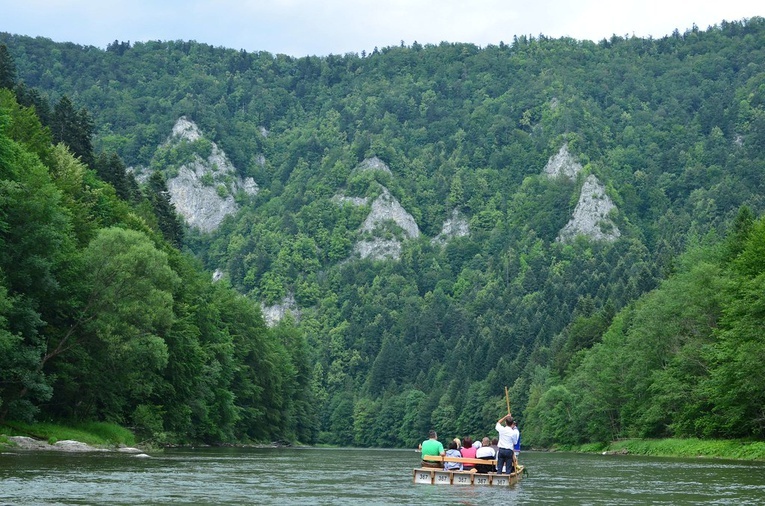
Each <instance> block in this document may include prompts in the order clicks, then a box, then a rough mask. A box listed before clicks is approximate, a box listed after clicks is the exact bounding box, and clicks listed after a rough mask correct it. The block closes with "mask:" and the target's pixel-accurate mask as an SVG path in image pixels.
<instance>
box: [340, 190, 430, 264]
mask: <svg viewBox="0 0 765 506" xmlns="http://www.w3.org/2000/svg"><path fill="white" fill-rule="evenodd" d="M359 233H360V234H361V239H360V240H359V242H357V243H356V245H355V247H354V253H355V254H356V255H358V256H359V257H360V258H372V259H374V260H380V259H383V258H392V259H394V260H398V259H399V258H401V241H402V240H405V239H416V238H417V237H419V236H420V228H419V227H418V226H417V222H415V221H414V217H413V216H412V215H411V214H409V213H408V212H406V209H404V208H403V206H402V205H401V204H400V203H399V201H398V200H396V197H394V196H393V195H391V194H390V192H389V191H388V189H387V188H384V187H383V191H382V193H381V194H380V195H379V196H378V197H377V198H376V199H375V200H374V201H373V202H372V208H371V210H370V211H369V214H368V215H367V218H366V219H365V220H364V223H362V225H361V227H360V228H359Z"/></svg>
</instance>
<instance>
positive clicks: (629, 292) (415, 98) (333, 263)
mask: <svg viewBox="0 0 765 506" xmlns="http://www.w3.org/2000/svg"><path fill="white" fill-rule="evenodd" d="M0 44H5V46H6V48H5V49H3V51H5V53H4V54H5V56H4V58H2V59H0V64H1V65H0V85H2V86H4V87H5V88H9V89H11V90H13V92H11V91H7V92H4V95H2V97H3V102H2V111H3V116H2V118H3V121H2V134H1V135H2V136H3V137H2V144H1V145H0V146H2V148H1V149H0V161H1V162H2V164H3V165H2V166H1V170H2V171H3V172H2V181H3V183H2V184H3V202H2V212H1V213H0V241H2V247H3V250H2V257H0V261H1V262H2V263H1V264H0V269H2V270H0V281H1V282H2V284H1V285H0V287H2V290H0V316H2V319H0V345H1V346H2V347H3V348H4V350H7V352H4V353H3V354H2V358H0V360H2V361H3V362H2V366H1V367H0V399H2V402H3V404H2V405H0V410H2V411H1V412H2V413H3V414H4V415H5V416H7V417H10V416H14V417H21V416H25V417H29V416H34V415H37V416H40V417H58V418H66V417H80V418H93V419H104V420H111V421H119V422H122V423H126V424H128V425H135V426H138V427H141V429H142V430H144V431H145V432H146V433H147V434H149V435H150V436H151V437H154V438H156V439H159V440H161V439H177V440H193V439H206V440H208V441H226V440H233V439H237V438H238V439H245V438H249V439H253V440H263V439H268V438H285V439H299V440H301V441H303V442H309V443H313V442H322V443H333V444H353V445H362V446H404V445H407V446H408V445H416V443H417V442H418V441H419V440H421V439H422V438H423V437H424V435H425V434H426V433H427V430H428V429H429V428H435V429H436V430H438V431H439V433H441V434H443V435H465V434H471V435H479V434H480V435H483V434H488V433H489V431H490V430H491V428H492V427H493V425H494V422H495V421H496V419H497V418H498V417H499V416H500V415H501V414H502V412H503V410H504V395H503V394H504V386H505V385H507V386H509V387H510V396H511V397H510V398H511V402H512V404H513V412H514V415H516V417H517V418H518V419H519V421H520V425H521V430H522V432H523V434H524V436H523V437H524V443H527V444H532V445H551V444H556V443H559V444H561V443H581V442H587V441H603V440H611V439H615V438H620V437H631V436H639V437H669V436H676V437H688V436H698V437H723V438H758V439H762V438H765V412H764V410H765V408H763V406H765V402H763V401H764V400H765V399H763V395H765V394H763V392H765V380H763V379H762V376H761V375H760V374H758V371H757V363H758V360H759V357H762V356H763V352H765V349H763V348H765V340H764V339H763V337H762V336H761V333H760V332H759V330H760V329H761V328H762V325H763V323H764V322H765V313H762V312H761V308H760V306H761V293H762V292H761V288H758V287H759V285H760V284H761V283H762V282H763V281H762V279H765V278H763V277H762V274H763V269H765V249H763V248H764V247H763V244H765V222H763V221H762V220H760V219H758V216H759V215H760V214H761V213H762V212H763V210H765V201H763V197H765V188H764V187H763V185H764V183H765V181H764V180H763V177H764V176H765V19H762V18H753V19H749V20H745V21H739V22H723V23H721V25H719V26H714V27H710V28H708V29H707V30H699V29H698V28H696V27H693V28H692V29H690V30H687V31H686V32H684V33H680V32H679V31H675V33H673V34H672V35H670V36H667V37H663V38H661V39H642V38H636V37H626V38H625V37H619V36H614V37H612V38H610V39H607V40H602V41H600V42H598V43H593V42H589V41H578V40H573V39H569V38H561V39H550V38H546V37H544V36H539V37H526V36H521V37H516V38H514V39H513V41H512V42H511V43H508V44H505V43H501V44H499V45H498V46H493V45H491V46H487V47H484V48H480V47H477V46H475V45H471V44H452V43H442V44H439V45H421V44H418V43H416V42H414V43H412V44H411V45H407V44H405V43H403V42H402V44H401V45H400V46H397V47H387V48H382V49H380V50H378V49H375V51H373V52H372V53H371V54H363V53H362V54H361V55H358V54H346V55H329V56H326V57H302V58H295V57H291V56H286V55H271V54H269V53H265V52H258V53H248V52H245V51H234V50H230V49H225V48H216V47H212V46H209V45H206V44H202V43H197V42H184V41H170V42H160V41H156V42H144V43H134V44H131V43H129V42H120V41H114V42H113V43H111V44H109V45H108V47H107V48H106V50H102V49H99V48H95V47H83V46H79V45H76V44H71V43H56V42H53V41H51V40H48V39H44V38H36V39H34V38H30V37H24V36H19V35H10V34H0ZM50 104H55V105H54V106H51V105H50ZM181 116H186V117H188V118H190V119H192V120H193V121H194V122H196V124H198V125H199V126H200V128H201V129H202V131H204V132H205V134H206V135H208V136H209V137H210V138H211V139H212V140H214V141H215V142H216V143H217V145H219V146H220V147H221V148H222V149H224V150H225V152H226V153H227V154H228V156H229V157H230V159H231V160H232V162H233V163H234V165H235V166H236V167H237V169H238V170H239V172H240V173H241V175H242V176H249V177H253V178H254V180H255V181H256V182H257V184H258V185H259V186H260V188H261V191H260V192H259V193H258V195H257V196H256V197H255V198H254V199H252V201H242V208H241V210H240V211H239V212H238V213H237V214H236V215H235V216H231V217H229V218H227V219H226V220H225V221H224V222H223V224H222V226H221V227H220V228H219V229H217V230H216V231H214V232H212V233H210V234H202V233H200V232H199V231H196V230H194V229H188V228H184V227H182V226H181V225H179V223H178V221H177V220H178V219H177V217H176V216H175V215H174V213H173V208H172V205H171V204H170V203H169V202H168V201H167V198H166V195H167V193H166V189H165V187H164V184H165V181H164V179H163V177H161V172H157V173H155V176H153V177H152V179H151V181H149V183H148V184H145V185H138V184H137V183H136V182H135V180H134V179H133V178H132V177H131V176H130V175H129V174H127V173H126V172H125V167H147V166H150V165H152V164H154V165H155V166H156V165H157V163H158V161H157V160H158V159H157V157H156V156H155V154H156V152H157V147H158V146H160V145H161V144H162V143H163V142H164V141H165V140H166V139H167V137H168V134H169V132H170V131H171V129H172V126H173V124H174V123H175V121H176V120H177V119H178V118H179V117H181ZM67 122H68V123H67ZM59 142H62V143H63V145H62V144H55V145H54V143H59ZM563 145H566V146H567V147H568V151H570V152H571V153H572V154H574V156H575V157H576V158H577V159H578V161H579V162H580V163H581V165H582V166H583V170H582V172H581V173H580V174H579V175H578V176H577V178H576V179H575V180H566V179H562V178H557V179H555V178H552V179H551V178H549V177H546V176H545V175H543V174H542V170H543V167H544V166H545V164H546V163H547V161H548V159H550V157H551V156H553V155H555V154H556V153H558V151H559V150H560V148H561V146H563ZM65 146H66V147H65ZM67 147H68V150H67ZM370 157H377V158H379V159H380V160H382V161H384V162H385V163H386V164H387V165H388V166H389V168H390V173H387V172H382V171H378V172H359V171H355V170H354V168H355V167H357V165H358V164H359V163H360V162H362V161H363V160H365V159H368V158H370ZM590 174H594V175H596V176H597V177H598V179H599V180H600V181H602V182H603V184H604V185H605V187H606V191H607V194H608V196H609V197H610V199H611V200H612V201H613V202H614V204H615V205H616V208H617V210H616V211H614V212H612V213H611V214H610V218H611V219H612V220H613V222H614V224H615V226H617V227H618V229H619V230H620V231H621V236H620V237H619V238H618V239H617V240H614V241H595V240H591V239H588V238H587V237H578V238H576V239H575V240H572V241H558V240H556V237H557V236H558V233H559V231H560V230H561V228H562V227H563V226H564V225H566V223H567V222H568V220H569V218H570V217H571V215H572V212H573V211H574V208H575V206H576V205H577V201H578V199H579V193H580V189H581V187H582V185H583V183H584V181H585V178H586V177H587V176H588V175H590ZM165 175H166V176H168V175H169V174H168V173H167V172H166V173H165ZM382 187H384V188H385V189H387V190H389V191H390V193H391V194H392V195H393V196H394V197H395V198H396V199H397V200H398V201H399V202H400V203H401V205H402V206H403V207H404V208H405V209H406V210H407V211H408V212H409V213H411V215H412V216H413V217H414V219H415V220H416V222H417V224H418V226H419V229H420V231H421V232H422V234H423V235H422V237H420V238H418V239H412V240H408V241H405V242H403V245H402V252H401V256H400V259H398V260H395V259H387V260H370V259H358V258H355V257H354V255H353V251H354V250H353V247H354V244H355V243H356V242H357V241H358V240H359V238H360V235H361V233H360V232H359V229H360V226H361V224H362V223H363V222H364V219H365V217H366V214H367V213H368V212H369V206H368V205H362V206H360V207H354V206H351V205H344V206H343V205H338V203H337V202H336V201H335V200H334V197H335V196H336V195H338V194H343V195H347V196H356V197H370V198H372V197H375V196H377V195H379V194H380V192H381V191H382V190H381V188H382ZM29 195H33V196H34V198H30V197H29ZM454 210H457V211H459V212H460V213H463V214H464V215H465V216H467V219H468V223H469V227H470V234H469V235H468V236H465V237H455V238H452V239H450V240H448V241H447V242H446V243H445V244H444V245H442V244H440V243H436V242H433V241H431V238H433V237H435V236H436V235H438V234H439V232H440V231H441V227H442V224H443V223H444V221H445V220H446V219H447V218H448V217H449V216H450V215H451V213H452V212H453V211H454ZM395 228H396V227H395V226H392V227H389V229H388V230H387V231H385V233H387V234H390V235H394V236H395V235H396V234H397V233H398V232H397V231H396V230H395ZM216 269H219V270H221V271H222V272H224V273H225V281H224V282H223V283H216V284H212V283H210V282H209V281H208V280H209V279H210V277H209V276H210V275H209V273H210V272H212V271H213V270H216ZM203 270H206V271H207V272H208V274H204V273H203ZM237 292H238V294H237ZM289 294H292V295H294V298H295V300H296V303H297V305H298V306H299V308H300V312H299V318H298V317H296V318H294V319H292V318H287V319H286V320H285V321H282V322H281V323H280V324H279V325H278V326H276V327H274V328H273V329H267V328H266V326H265V325H264V323H263V320H262V317H261V315H260V312H259V309H258V307H259V303H265V304H274V303H277V302H279V301H281V300H282V299H283V298H284V297H285V296H287V295H289Z"/></svg>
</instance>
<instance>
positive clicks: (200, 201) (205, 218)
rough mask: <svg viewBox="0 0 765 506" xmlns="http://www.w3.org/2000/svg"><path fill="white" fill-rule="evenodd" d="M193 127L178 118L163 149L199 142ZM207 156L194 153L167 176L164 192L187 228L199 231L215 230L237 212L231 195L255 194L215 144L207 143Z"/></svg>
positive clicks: (253, 186)
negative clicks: (209, 145) (240, 193)
mask: <svg viewBox="0 0 765 506" xmlns="http://www.w3.org/2000/svg"><path fill="white" fill-rule="evenodd" d="M202 138H203V136H202V133H201V132H200V130H199V128H198V127H197V125H196V124H195V123H194V122H193V121H191V120H189V119H187V118H186V117H181V118H180V119H178V121H177V122H176V123H175V126H174V127H173V131H172V134H171V135H170V138H169V139H168V141H167V142H166V143H165V144H164V145H163V148H168V147H170V148H172V147H173V146H178V145H179V144H181V143H184V142H186V143H193V142H195V141H197V140H199V139H202ZM210 144H211V147H210V150H209V155H208V156H207V157H206V158H203V157H202V156H200V155H199V154H197V153H194V154H193V156H192V158H191V161H188V162H186V163H184V164H183V165H181V166H180V167H178V170H177V175H175V176H173V177H169V178H168V180H167V189H168V191H169V192H170V199H171V201H172V203H173V204H174V205H175V208H176V210H177V211H178V213H179V214H180V215H181V216H182V217H183V218H184V220H186V223H188V224H189V225H190V226H192V227H194V228H197V229H199V230H201V231H202V232H211V231H213V230H215V229H216V228H218V226H219V225H220V223H221V222H222V221H223V219H224V218H225V217H226V216H228V215H230V214H234V213H236V212H237V211H238V209H239V206H238V205H237V203H236V201H235V200H234V195H236V194H237V193H238V192H240V191H243V192H244V193H246V194H247V195H251V196H253V195H256V194H257V193H258V185H257V183H255V180H253V179H252V178H251V177H248V178H245V179H242V178H241V177H240V176H239V175H238V174H237V170H236V168H235V167H234V166H233V165H232V164H231V162H230V161H229V160H228V157H227V156H226V154H225V153H224V152H223V150H222V149H220V148H219V147H218V146H217V144H215V143H214V142H210Z"/></svg>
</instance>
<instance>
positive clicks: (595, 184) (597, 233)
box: [556, 174, 621, 242]
mask: <svg viewBox="0 0 765 506" xmlns="http://www.w3.org/2000/svg"><path fill="white" fill-rule="evenodd" d="M614 209H616V206H615V205H614V203H613V201H612V200H611V198H610V197H609V196H608V195H607V194H606V189H605V187H604V186H603V185H602V184H601V182H600V181H598V178H597V177H595V175H594V174H590V175H589V176H588V177H587V179H586V180H585V182H584V185H583V186H582V192H581V194H580V195H579V202H578V203H577V204H576V209H574V214H573V216H572V217H571V220H569V222H568V223H567V224H566V226H565V227H563V229H562V230H561V231H560V233H559V234H558V238H557V239H556V240H557V241H559V242H570V241H573V240H574V238H575V237H576V236H578V235H584V236H587V237H589V238H590V239H593V240H596V241H615V240H616V239H618V238H619V237H620V236H621V232H620V231H619V229H618V228H617V226H616V224H615V223H614V222H613V221H612V220H611V217H610V213H611V212H612V211H613V210H614Z"/></svg>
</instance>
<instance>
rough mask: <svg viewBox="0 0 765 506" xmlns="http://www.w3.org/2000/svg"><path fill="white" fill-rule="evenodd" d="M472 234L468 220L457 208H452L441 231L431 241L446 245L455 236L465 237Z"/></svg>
mask: <svg viewBox="0 0 765 506" xmlns="http://www.w3.org/2000/svg"><path fill="white" fill-rule="evenodd" d="M468 235H470V225H469V224H468V220H467V218H466V217H465V215H463V214H462V213H460V212H459V211H458V210H457V209H454V210H452V214H451V215H450V216H449V218H448V219H447V220H446V221H445V222H444V225H443V227H441V233H439V234H438V235H437V236H435V237H434V238H433V239H431V241H430V242H431V243H433V244H440V245H444V244H446V243H447V241H449V239H451V238H453V237H465V236H468Z"/></svg>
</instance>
